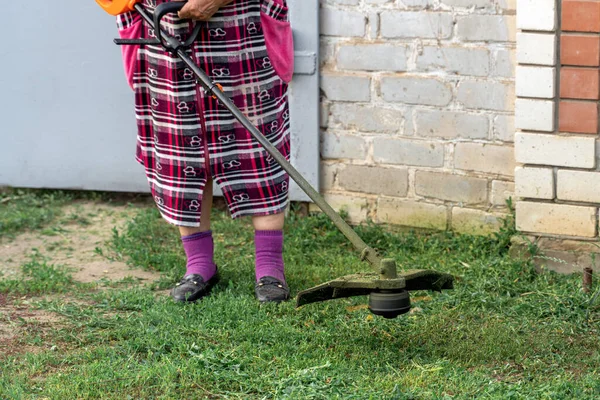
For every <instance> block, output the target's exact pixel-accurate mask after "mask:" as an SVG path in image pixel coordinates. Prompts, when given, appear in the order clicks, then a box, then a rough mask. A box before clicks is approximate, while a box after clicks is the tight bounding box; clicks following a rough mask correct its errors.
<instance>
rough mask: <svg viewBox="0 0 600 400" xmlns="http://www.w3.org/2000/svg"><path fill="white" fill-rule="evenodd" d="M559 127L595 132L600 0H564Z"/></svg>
mask: <svg viewBox="0 0 600 400" xmlns="http://www.w3.org/2000/svg"><path fill="white" fill-rule="evenodd" d="M560 64H561V68H560V103H559V120H558V125H559V131H560V132H565V133H589V134H597V133H598V128H599V124H598V105H599V103H598V101H599V100H600V0H563V1H562V16H561V39H560Z"/></svg>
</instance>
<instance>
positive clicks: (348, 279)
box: [296, 269, 453, 307]
mask: <svg viewBox="0 0 600 400" xmlns="http://www.w3.org/2000/svg"><path fill="white" fill-rule="evenodd" d="M452 288H453V277H452V275H449V274H445V273H442V272H437V271H431V270H423V269H413V270H407V271H402V272H398V277H397V278H395V279H381V276H380V275H379V274H377V273H362V274H355V275H347V276H343V277H341V278H337V279H335V280H333V281H329V282H326V283H323V284H321V285H319V286H315V287H313V288H310V289H307V290H303V291H302V292H300V293H298V297H297V298H296V307H300V306H303V305H305V304H310V303H317V302H320V301H326V300H333V299H340V298H344V297H353V296H366V295H369V294H370V293H372V292H376V291H381V290H385V291H396V290H408V291H413V290H433V291H437V292H441V291H442V290H444V289H452Z"/></svg>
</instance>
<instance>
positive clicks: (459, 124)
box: [321, 0, 517, 233]
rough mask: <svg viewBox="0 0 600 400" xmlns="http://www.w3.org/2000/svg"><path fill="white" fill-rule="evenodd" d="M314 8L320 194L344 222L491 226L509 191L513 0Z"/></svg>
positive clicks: (390, 1) (374, 0)
mask: <svg viewBox="0 0 600 400" xmlns="http://www.w3.org/2000/svg"><path fill="white" fill-rule="evenodd" d="M321 6H322V16H321V28H322V37H321V78H322V79H321V100H322V105H323V106H322V118H323V119H324V120H322V121H321V127H322V129H323V132H322V141H321V156H322V158H323V167H322V171H321V179H322V181H323V183H322V185H321V187H322V190H323V191H324V192H325V193H326V194H327V195H328V196H329V198H330V199H332V200H333V201H335V203H336V206H340V205H342V204H345V205H346V206H348V207H349V208H350V212H351V218H352V219H353V220H357V219H361V218H363V219H364V218H367V217H369V218H373V220H375V221H376V222H381V223H393V224H400V225H406V226H415V227H421V228H432V229H446V228H453V229H457V230H460V229H462V228H461V227H464V229H473V230H474V231H477V232H482V233H485V232H486V231H488V230H489V229H495V228H497V226H498V223H497V217H498V216H499V215H501V214H502V212H504V211H506V208H505V206H506V199H507V198H508V197H509V196H512V195H513V192H514V187H513V183H512V177H513V170H514V166H515V160H514V150H513V141H514V140H513V138H514V131H515V118H514V107H515V106H514V97H515V82H514V78H515V69H516V58H517V53H516V46H515V38H516V17H515V16H514V14H515V8H516V6H515V0H402V1H396V0H322V1H321ZM354 196H357V199H356V201H353V200H352V199H353V198H354ZM491 209H493V210H494V211H493V212H490V210H491ZM461 210H465V211H461ZM498 213H500V214H498ZM453 218H454V223H453V225H449V224H450V223H451V222H452V220H453ZM470 220H472V221H473V224H472V225H470V222H469V221H470Z"/></svg>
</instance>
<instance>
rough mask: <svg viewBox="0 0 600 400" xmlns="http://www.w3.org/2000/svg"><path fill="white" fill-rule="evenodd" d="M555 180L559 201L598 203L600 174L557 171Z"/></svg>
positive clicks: (599, 197) (594, 172) (599, 201)
mask: <svg viewBox="0 0 600 400" xmlns="http://www.w3.org/2000/svg"><path fill="white" fill-rule="evenodd" d="M556 180H557V197H558V199H559V200H568V201H582V202H587V203H600V172H597V171H569V170H559V171H558V173H557V179H556Z"/></svg>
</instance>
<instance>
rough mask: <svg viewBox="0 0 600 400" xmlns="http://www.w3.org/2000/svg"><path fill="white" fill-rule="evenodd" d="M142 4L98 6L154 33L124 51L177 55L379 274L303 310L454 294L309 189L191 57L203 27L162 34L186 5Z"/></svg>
mask: <svg viewBox="0 0 600 400" xmlns="http://www.w3.org/2000/svg"><path fill="white" fill-rule="evenodd" d="M139 1H140V0H112V1H111V0H96V2H97V3H98V4H99V5H100V6H101V7H102V8H103V9H104V10H105V11H107V12H108V13H109V14H112V15H119V14H121V13H124V12H127V11H133V10H136V11H137V12H139V13H140V15H141V16H142V17H143V18H144V20H145V21H146V22H147V23H148V24H149V25H150V27H151V28H152V29H154V31H155V33H156V38H154V39H132V40H129V39H115V43H116V44H118V45H132V44H135V45H162V46H163V47H164V48H165V49H166V50H168V51H169V52H171V53H173V54H176V55H177V56H178V57H179V58H180V59H181V61H183V63H184V64H185V65H187V66H188V67H189V68H190V69H191V70H192V71H193V73H194V74H195V76H196V78H197V82H198V84H200V85H201V86H202V87H203V88H204V89H205V90H206V91H207V92H208V93H210V94H212V95H213V96H214V97H215V98H216V99H217V100H218V101H219V102H220V103H221V104H222V105H223V106H224V107H226V108H227V109H228V110H229V111H230V112H231V113H232V114H233V116H234V117H235V118H236V119H237V120H238V121H239V122H240V123H241V124H242V125H243V126H244V128H246V129H247V130H248V132H250V134H251V135H252V136H253V137H254V139H256V140H257V141H258V142H259V143H260V144H261V145H262V147H264V149H265V150H266V151H267V152H268V153H269V154H270V155H271V156H272V157H273V158H274V159H275V160H276V161H277V162H278V163H279V164H280V165H281V167H282V168H283V169H284V170H285V171H286V172H287V173H288V174H289V176H290V177H291V178H292V179H293V180H294V181H295V182H296V183H297V184H298V186H300V188H301V189H302V190H303V191H304V192H305V193H306V194H307V195H308V196H309V197H310V198H311V199H312V200H313V201H314V202H315V204H317V206H319V208H321V210H323V212H324V213H325V214H326V215H327V216H328V217H329V218H330V219H331V221H333V223H334V224H335V225H336V226H337V227H338V228H339V230H340V231H341V232H342V233H343V234H344V235H345V236H346V238H348V240H349V241H350V242H351V243H352V244H353V245H354V247H355V248H356V250H358V252H359V254H360V259H361V260H363V261H365V260H366V261H367V262H368V263H369V264H370V265H371V267H372V269H373V272H366V273H360V274H354V275H348V276H344V277H341V278H337V279H334V280H332V281H329V282H326V283H323V284H321V285H318V286H315V287H313V288H310V289H307V290H303V291H301V292H300V293H298V296H297V299H296V305H297V307H300V306H302V305H305V304H309V303H315V302H320V301H326V300H331V299H338V298H343V297H352V296H362V295H369V309H370V310H371V312H373V314H376V315H380V316H383V317H385V318H396V317H397V316H398V315H400V314H404V313H407V312H408V311H409V310H410V296H409V291H412V290H436V291H441V290H442V289H452V284H453V278H452V276H451V275H448V274H444V273H441V272H436V271H431V270H407V271H401V272H398V271H397V268H396V261H394V260H393V259H389V258H383V259H382V258H381V257H380V256H379V255H378V254H377V252H376V251H375V250H374V249H373V248H371V247H369V246H368V245H367V244H366V243H365V242H364V241H363V240H362V239H361V238H360V237H359V236H358V235H357V234H356V232H354V230H353V229H352V228H351V227H350V226H349V225H348V224H347V223H346V222H345V221H344V219H343V218H342V217H341V216H340V215H339V214H338V213H336V212H335V211H334V209H333V208H332V207H331V206H330V205H329V204H328V203H327V202H326V201H325V199H324V198H323V197H322V196H321V195H320V194H319V193H318V192H317V191H316V190H315V189H314V188H313V187H312V186H311V185H310V183H308V181H307V180H306V179H304V177H303V176H302V175H301V174H300V173H299V172H298V171H297V170H296V169H295V168H294V167H293V166H292V165H291V164H290V163H289V162H288V161H287V160H286V159H285V157H284V156H283V155H282V154H281V153H280V152H279V151H278V150H277V149H276V148H275V147H273V146H272V145H271V143H269V141H268V140H267V139H266V138H265V137H264V136H263V135H262V133H261V132H260V131H259V130H258V129H257V128H256V127H255V126H254V125H252V123H251V122H250V120H249V119H248V118H247V117H246V116H245V115H244V114H243V113H242V112H241V111H240V110H239V109H238V108H237V107H236V106H235V104H233V102H232V101H231V100H230V99H229V98H228V97H227V96H226V95H225V94H224V93H223V92H222V91H221V90H220V86H219V85H218V84H217V83H215V82H213V81H212V80H211V79H210V78H209V77H208V75H206V73H205V72H204V71H203V70H202V69H201V68H199V67H198V66H197V65H196V64H195V63H194V61H193V60H192V58H191V57H190V56H189V55H188V54H187V53H186V50H187V49H189V48H190V47H191V46H192V45H193V43H194V42H195V40H196V38H197V36H198V34H199V33H200V31H201V29H202V25H201V24H197V25H196V27H195V28H194V31H193V32H192V34H191V35H190V37H189V38H188V39H187V40H186V41H185V42H181V41H179V40H178V39H176V38H174V37H172V36H170V35H169V34H167V33H165V32H164V31H162V30H161V29H157V28H159V27H160V23H161V21H162V19H163V18H164V17H165V16H166V15H167V14H170V13H177V12H178V11H180V10H181V8H182V7H183V5H184V4H185V2H169V3H162V4H160V5H159V6H158V7H156V9H155V11H154V14H150V13H149V12H148V11H147V10H146V9H144V7H143V6H142V5H141V4H139Z"/></svg>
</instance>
